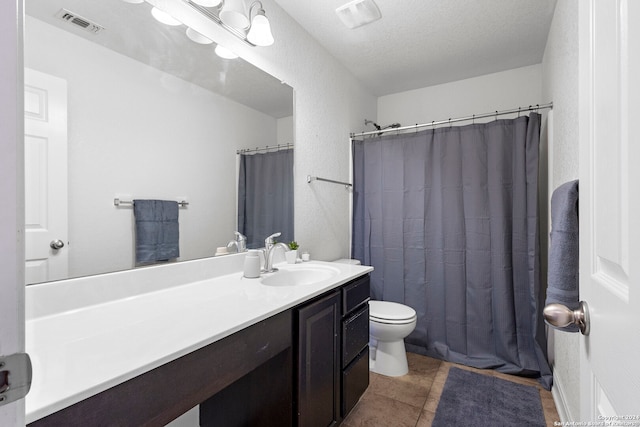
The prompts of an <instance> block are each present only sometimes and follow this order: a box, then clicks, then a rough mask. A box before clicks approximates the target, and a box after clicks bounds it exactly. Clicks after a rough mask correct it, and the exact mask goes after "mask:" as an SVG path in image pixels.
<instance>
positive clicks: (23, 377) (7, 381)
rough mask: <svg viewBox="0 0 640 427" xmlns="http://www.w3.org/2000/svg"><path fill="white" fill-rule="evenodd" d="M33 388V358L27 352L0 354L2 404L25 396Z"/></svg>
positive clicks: (0, 396) (0, 400)
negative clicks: (8, 354)
mask: <svg viewBox="0 0 640 427" xmlns="http://www.w3.org/2000/svg"><path fill="white" fill-rule="evenodd" d="M30 388H31V359H30V358H29V355H28V354H27V353H16V354H12V355H10V356H0V406H2V405H6V404H7V403H11V402H13V401H16V400H19V399H22V398H24V397H25V396H26V395H27V393H29V389H30Z"/></svg>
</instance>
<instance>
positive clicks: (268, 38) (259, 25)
mask: <svg viewBox="0 0 640 427" xmlns="http://www.w3.org/2000/svg"><path fill="white" fill-rule="evenodd" d="M254 8H258V11H257V12H256V14H255V16H254V17H253V19H252V20H251V25H250V26H249V32H248V33H247V40H249V41H250V42H251V43H253V44H255V45H256V46H271V45H272V44H273V42H274V40H273V34H271V24H270V23H269V20H268V19H267V16H266V15H265V14H264V9H263V8H262V3H261V2H259V1H256V2H254V3H253V4H252V5H251V8H250V9H249V16H251V11H252V10H253V9H254Z"/></svg>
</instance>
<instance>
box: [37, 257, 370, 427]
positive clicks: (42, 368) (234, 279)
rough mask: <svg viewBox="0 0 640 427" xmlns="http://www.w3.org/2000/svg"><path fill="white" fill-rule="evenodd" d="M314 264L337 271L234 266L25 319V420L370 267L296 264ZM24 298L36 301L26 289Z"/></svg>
mask: <svg viewBox="0 0 640 427" xmlns="http://www.w3.org/2000/svg"><path fill="white" fill-rule="evenodd" d="M314 264H316V265H317V264H321V265H322V264H325V265H328V266H331V267H335V268H336V269H337V270H338V274H337V276H336V277H333V278H331V279H328V280H325V281H321V282H318V283H314V284H311V285H298V286H287V287H281V286H266V285H263V284H262V283H261V282H260V279H246V278H243V277H242V273H241V272H240V271H238V272H234V273H231V274H226V275H223V276H219V277H212V278H210V279H205V280H199V281H195V282H191V283H186V284H182V285H175V286H169V287H164V288H161V289H160V290H157V291H151V292H145V293H140V294H136V295H133V296H129V297H123V298H118V299H111V300H108V301H106V302H104V303H97V304H93V305H90V306H88V307H75V308H71V309H68V310H66V311H61V312H56V313H53V314H48V315H41V316H37V317H35V316H34V317H32V318H28V319H27V322H26V349H27V352H28V353H29V355H30V357H31V361H32V364H33V383H32V385H31V391H30V392H29V394H28V395H27V398H26V421H27V423H29V422H33V421H35V420H37V419H40V418H42V417H44V416H46V415H49V414H52V413H54V412H56V411H59V410H60V409H63V408H65V407H67V406H70V405H72V404H74V403H77V402H79V401H81V400H83V399H85V398H87V397H90V396H92V395H94V394H97V393H100V392H102V391H104V390H107V389H108V388H110V387H113V386H115V385H117V384H120V383H122V382H125V381H127V380H129V379H131V378H133V377H136V376H138V375H140V374H142V373H145V372H147V371H150V370H151V369H154V368H156V367H158V366H161V365H163V364H165V363H167V362H170V361H172V360H175V359H177V358H179V357H181V356H184V355H186V354H188V353H191V352H193V351H195V350H198V349H200V348H202V347H204V346H206V345H208V344H211V343H213V342H215V341H217V340H220V339H222V338H224V337H226V336H229V335H231V334H233V333H234V332H237V331H239V330H241V329H243V328H246V327H247V326H250V325H253V324H255V323H257V322H259V321H261V320H264V319H266V318H268V317H270V316H273V315H274V314H277V313H280V312H282V311H284V310H286V309H288V308H291V307H294V306H296V305H298V304H300V303H302V302H304V301H306V300H308V299H310V298H312V297H314V296H317V295H320V294H322V293H324V292H325V291H327V290H330V289H332V288H335V287H337V286H340V285H342V284H344V283H346V282H348V281H349V280H351V279H354V278H356V277H358V276H361V275H363V274H365V273H367V272H369V271H371V270H373V268H372V267H366V266H359V265H349V264H338V263H324V262H320V261H311V262H309V263H304V264H302V265H309V266H312V265H314ZM298 265H300V264H296V266H293V268H295V267H297V266H298ZM282 267H284V268H287V267H286V266H284V265H282ZM290 267H291V266H290ZM166 271H170V270H166ZM273 274H278V273H273ZM54 286H55V284H54ZM60 288H61V289H62V288H64V286H61V287H60ZM51 289H52V288H49V289H48V291H47V292H48V293H47V295H51ZM30 297H31V298H38V296H37V294H36V296H34V295H30V293H29V292H28V293H27V300H29V298H30ZM28 305H29V304H28Z"/></svg>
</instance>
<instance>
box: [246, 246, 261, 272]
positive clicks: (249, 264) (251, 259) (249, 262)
mask: <svg viewBox="0 0 640 427" xmlns="http://www.w3.org/2000/svg"><path fill="white" fill-rule="evenodd" d="M259 253H260V251H258V250H255V249H252V250H250V251H249V252H247V255H246V256H245V258H244V277H246V278H248V279H255V278H258V277H260V255H259Z"/></svg>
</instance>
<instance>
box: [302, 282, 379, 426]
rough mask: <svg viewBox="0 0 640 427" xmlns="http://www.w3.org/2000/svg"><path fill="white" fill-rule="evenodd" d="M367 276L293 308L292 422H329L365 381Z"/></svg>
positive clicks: (339, 418)
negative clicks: (293, 372)
mask: <svg viewBox="0 0 640 427" xmlns="http://www.w3.org/2000/svg"><path fill="white" fill-rule="evenodd" d="M368 300H369V276H368V275H366V276H363V277H360V278H358V279H355V280H353V281H351V282H349V283H347V284H346V285H344V286H342V287H341V288H338V289H335V290H333V291H331V292H329V293H327V294H324V295H322V296H321V297H319V298H317V299H315V300H314V301H311V302H309V303H307V304H305V305H304V306H301V307H298V308H296V309H295V314H294V323H295V325H296V330H295V331H294V337H297V344H294V350H295V351H296V352H297V353H296V359H295V360H296V367H295V368H296V373H295V374H294V378H296V382H297V383H296V384H295V385H294V389H295V391H294V396H295V398H296V401H295V402H294V407H295V408H296V414H295V416H294V418H295V419H296V425H298V426H300V427H315V426H322V427H326V426H333V425H338V424H340V423H341V422H342V419H343V418H344V417H345V416H346V415H347V414H348V413H349V411H350V410H351V409H352V408H353V407H354V406H355V404H356V403H357V402H358V400H359V399H360V397H361V396H362V393H364V391H365V390H366V388H367V386H368V385H369V346H368V342H369V305H368V304H367V301H368Z"/></svg>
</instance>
